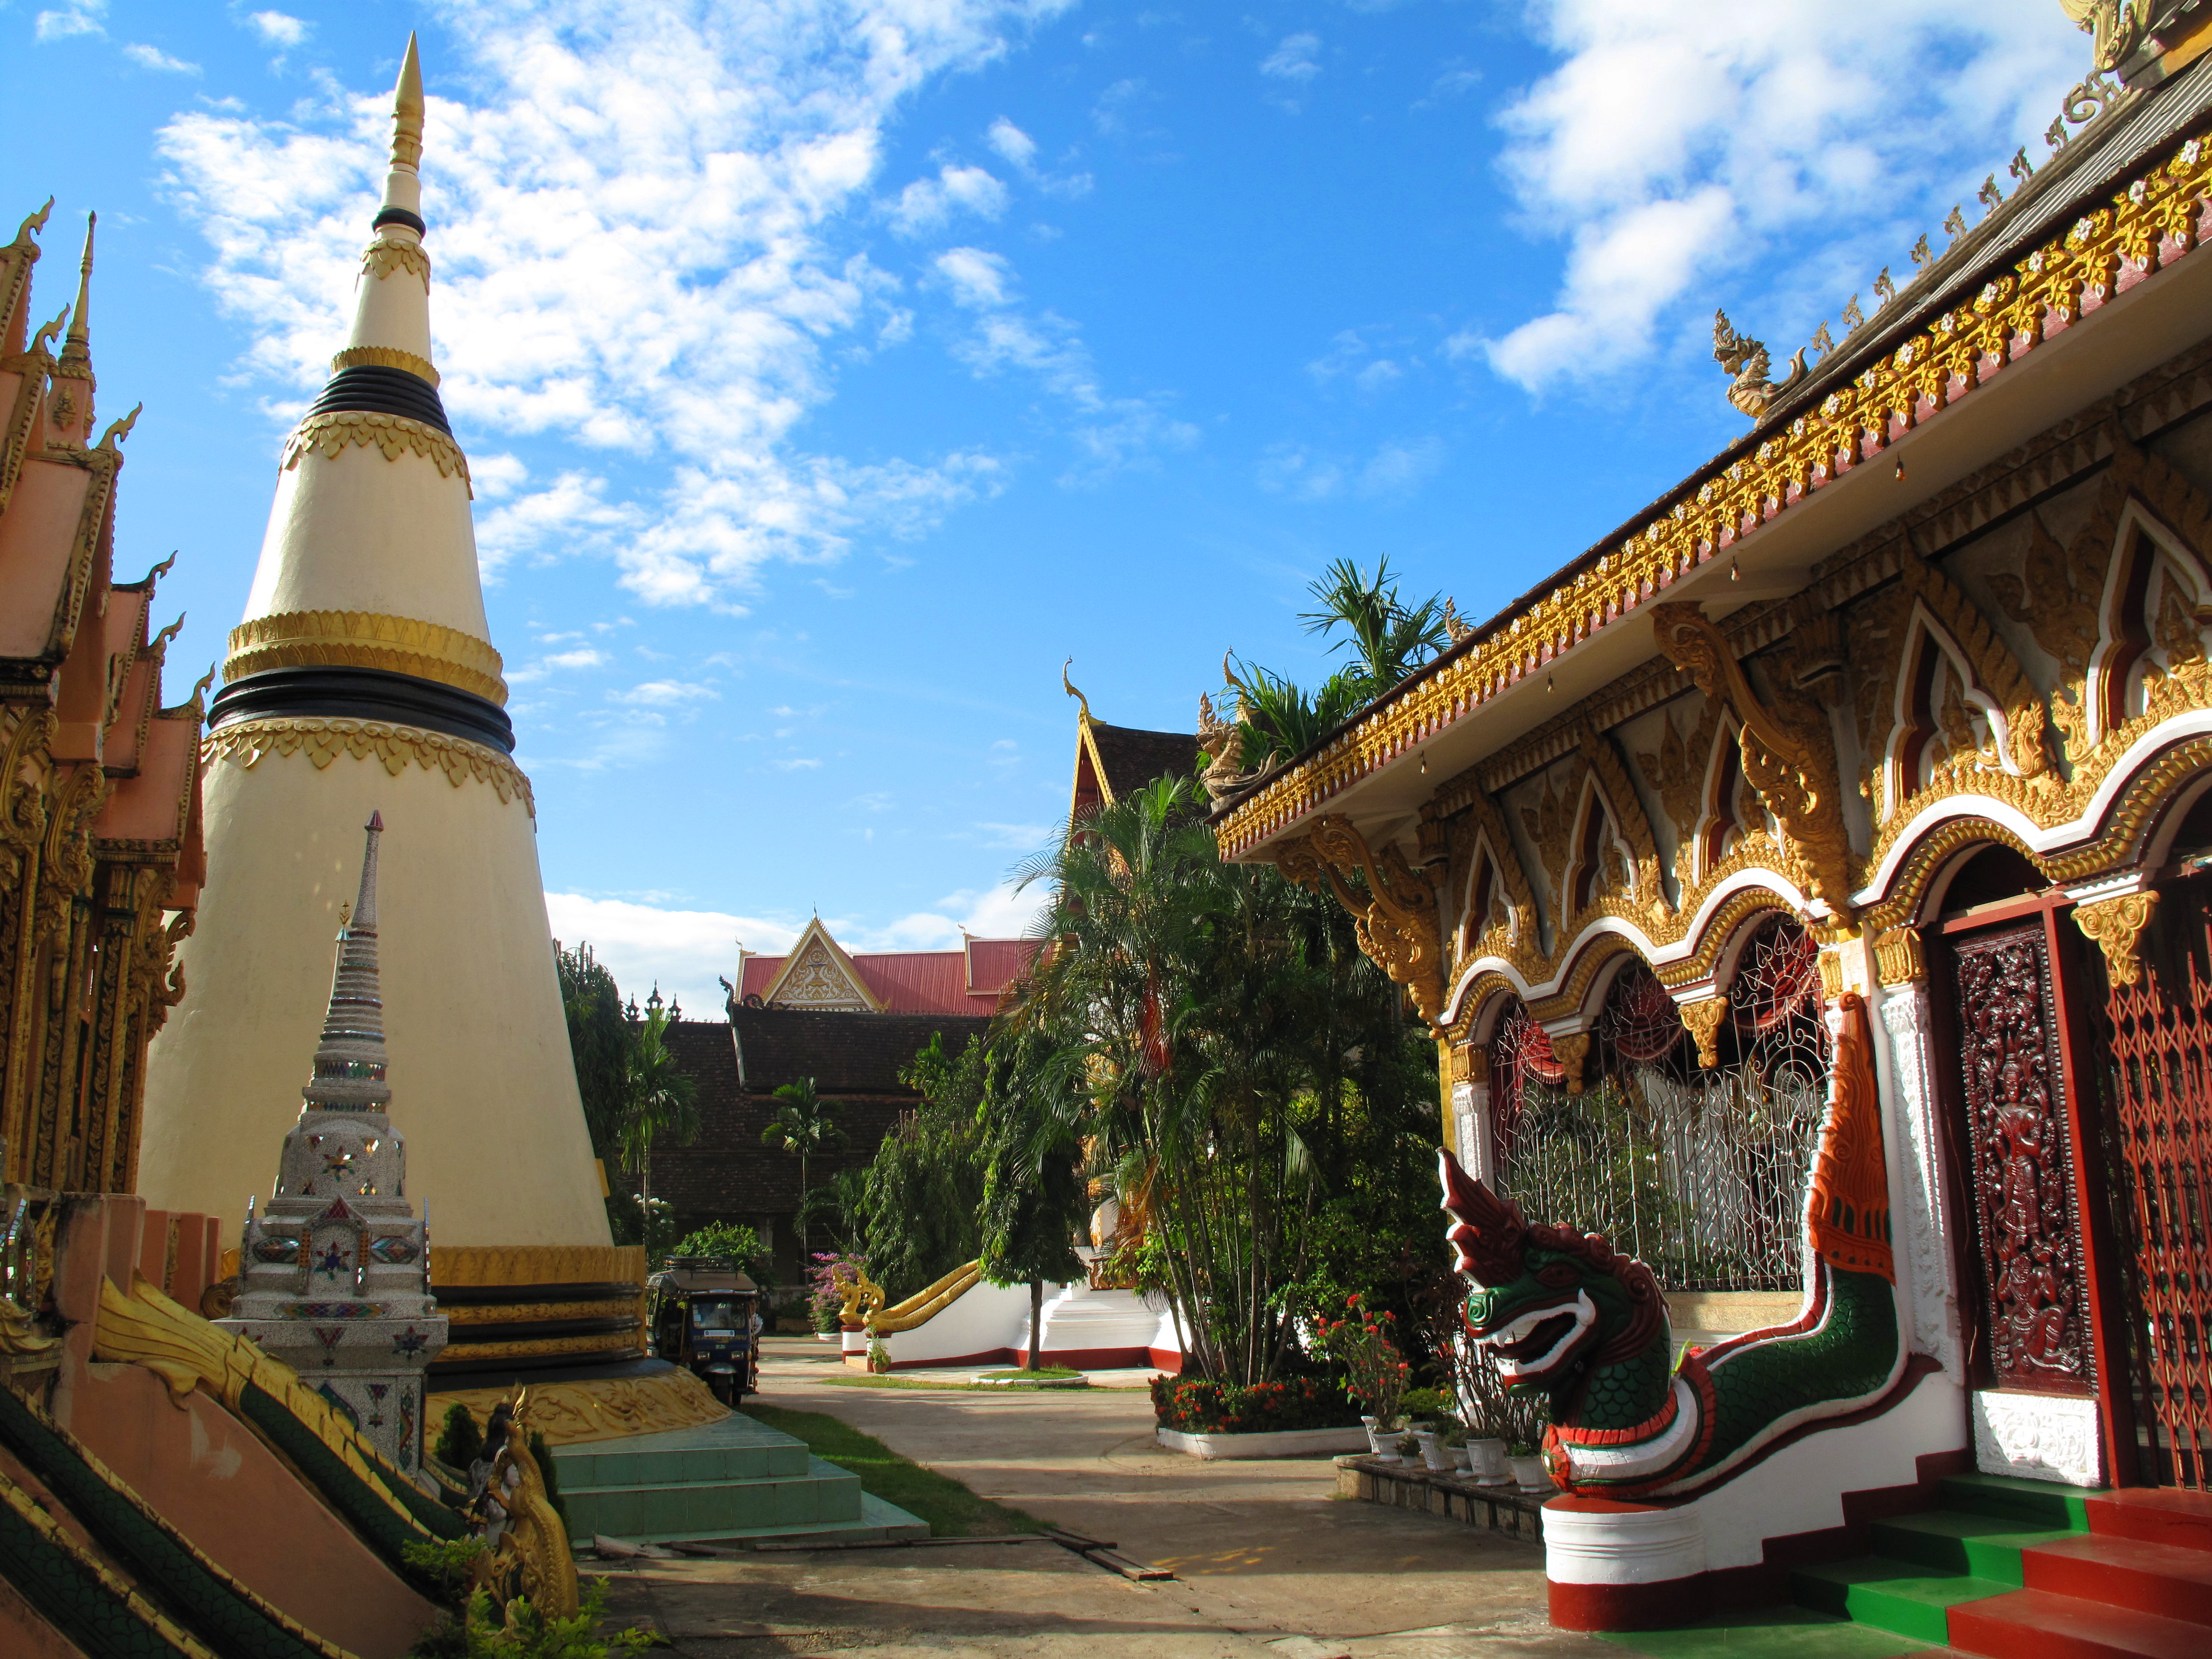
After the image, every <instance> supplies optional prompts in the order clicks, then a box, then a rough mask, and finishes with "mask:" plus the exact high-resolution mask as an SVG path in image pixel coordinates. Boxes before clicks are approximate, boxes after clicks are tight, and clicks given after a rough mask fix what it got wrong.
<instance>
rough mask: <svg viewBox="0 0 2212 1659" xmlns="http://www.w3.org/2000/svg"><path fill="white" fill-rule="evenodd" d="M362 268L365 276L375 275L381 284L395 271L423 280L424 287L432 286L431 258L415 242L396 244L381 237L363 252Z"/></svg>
mask: <svg viewBox="0 0 2212 1659" xmlns="http://www.w3.org/2000/svg"><path fill="white" fill-rule="evenodd" d="M361 268H362V272H363V274H364V275H373V276H375V277H376V279H377V280H378V281H379V282H382V281H383V280H384V279H385V278H386V276H390V275H392V272H393V271H395V270H404V271H405V272H407V273H408V274H409V275H410V276H419V277H421V278H422V286H423V287H425V288H428V287H429V286H430V256H429V255H428V253H426V252H423V251H422V248H421V247H420V246H417V245H416V244H415V243H413V242H395V241H393V240H391V239H390V238H389V237H385V236H380V237H378V238H377V239H376V240H374V241H373V242H371V243H370V244H369V245H368V246H367V247H365V248H363V249H362V251H361Z"/></svg>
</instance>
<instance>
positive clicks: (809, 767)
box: [770, 757, 822, 772]
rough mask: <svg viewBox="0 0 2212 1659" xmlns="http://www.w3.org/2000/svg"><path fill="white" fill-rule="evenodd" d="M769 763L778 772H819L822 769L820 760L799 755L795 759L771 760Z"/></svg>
mask: <svg viewBox="0 0 2212 1659" xmlns="http://www.w3.org/2000/svg"><path fill="white" fill-rule="evenodd" d="M770 764H771V765H773V766H774V767H775V769H776V770H777V771H779V772H819V771H820V770H821V769H822V763H821V762H820V761H818V760H814V759H812V758H811V757H799V759H796V760H780V761H772V762H770Z"/></svg>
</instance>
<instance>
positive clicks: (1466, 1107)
mask: <svg viewBox="0 0 2212 1659" xmlns="http://www.w3.org/2000/svg"><path fill="white" fill-rule="evenodd" d="M1476 1052H1477V1053H1478V1054H1479V1053H1480V1052H1481V1051H1480V1049H1478V1050H1477V1051H1476ZM1451 1101H1452V1126H1453V1129H1454V1131H1455V1134H1454V1138H1455V1139H1456V1140H1457V1141H1458V1142H1459V1145H1458V1146H1457V1147H1455V1149H1454V1150H1455V1151H1456V1152H1458V1153H1459V1163H1460V1168H1462V1169H1463V1170H1466V1171H1467V1172H1468V1174H1469V1175H1471V1176H1474V1178H1475V1179H1476V1180H1478V1181H1480V1182H1484V1183H1486V1185H1487V1186H1489V1187H1490V1188H1491V1189H1492V1191H1493V1192H1494V1191H1496V1190H1497V1187H1498V1171H1497V1170H1494V1169H1492V1167H1491V1146H1492V1142H1491V1138H1490V1082H1489V1079H1484V1080H1483V1081H1481V1082H1480V1083H1473V1082H1468V1083H1455V1084H1453V1085H1452V1094H1451Z"/></svg>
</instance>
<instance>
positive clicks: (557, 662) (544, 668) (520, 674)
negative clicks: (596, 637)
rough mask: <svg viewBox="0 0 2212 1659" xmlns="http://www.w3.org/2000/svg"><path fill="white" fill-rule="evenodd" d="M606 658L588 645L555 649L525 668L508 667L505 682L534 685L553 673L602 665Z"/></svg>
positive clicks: (604, 654) (603, 653) (602, 652)
mask: <svg viewBox="0 0 2212 1659" xmlns="http://www.w3.org/2000/svg"><path fill="white" fill-rule="evenodd" d="M608 660H609V659H608V656H607V653H605V652H604V651H594V650H593V649H592V647H589V646H581V647H578V648H577V649H575V650H574V651H556V652H555V653H553V654H552V655H551V656H550V657H540V658H539V659H538V660H537V661H536V662H534V663H532V664H531V665H529V666H528V667H527V668H511V669H509V670H508V671H507V684H509V685H534V684H537V683H538V681H540V680H544V679H550V678H551V677H552V676H553V675H555V674H558V673H565V672H573V671H574V670H577V669H580V668H601V667H604V666H605V665H606V664H607V662H608Z"/></svg>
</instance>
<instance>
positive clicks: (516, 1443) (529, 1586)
mask: <svg viewBox="0 0 2212 1659" xmlns="http://www.w3.org/2000/svg"><path fill="white" fill-rule="evenodd" d="M536 1395H537V1390H536V1389H525V1388H523V1387H522V1386H521V1385H520V1383H518V1384H517V1385H516V1386H515V1390H514V1397H513V1400H512V1401H511V1402H510V1403H509V1410H510V1411H511V1412H512V1413H513V1416H512V1419H511V1420H512V1423H513V1427H512V1428H511V1429H510V1430H509V1431H508V1433H507V1436H506V1437H505V1438H504V1439H503V1440H502V1441H501V1444H500V1449H499V1453H498V1455H496V1456H495V1457H494V1458H493V1460H492V1467H491V1482H490V1486H489V1491H490V1492H494V1493H496V1494H497V1496H498V1500H499V1505H500V1507H501V1509H503V1510H506V1511H507V1525H506V1526H505V1527H503V1528H501V1530H500V1534H499V1543H498V1545H497V1547H495V1550H494V1552H493V1554H492V1559H491V1560H490V1561H489V1563H487V1564H485V1565H484V1568H483V1569H482V1571H483V1577H484V1578H485V1579H486V1580H488V1581H489V1584H490V1585H491V1587H492V1595H493V1597H494V1599H495V1600H496V1601H498V1602H499V1603H500V1605H501V1606H502V1607H504V1606H505V1605H506V1604H507V1602H509V1601H515V1600H517V1599H520V1598H523V1597H527V1598H528V1600H529V1602H530V1605H531V1607H532V1608H533V1609H534V1610H535V1611H537V1612H538V1613H541V1614H543V1615H544V1617H545V1618H547V1619H549V1620H551V1619H571V1618H574V1616H575V1613H576V1602H577V1595H576V1559H575V1557H574V1556H573V1555H571V1554H570V1553H569V1552H568V1528H567V1527H566V1526H564V1525H562V1521H561V1513H560V1511H559V1510H556V1509H555V1508H554V1507H553V1500H552V1499H551V1498H548V1497H547V1496H546V1495H545V1475H544V1471H542V1470H541V1469H539V1468H538V1460H537V1458H536V1457H535V1456H533V1455H532V1453H531V1450H530V1433H531V1431H532V1430H533V1429H535V1428H536V1427H537V1426H538V1420H537V1419H538V1413H537V1400H536Z"/></svg>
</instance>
